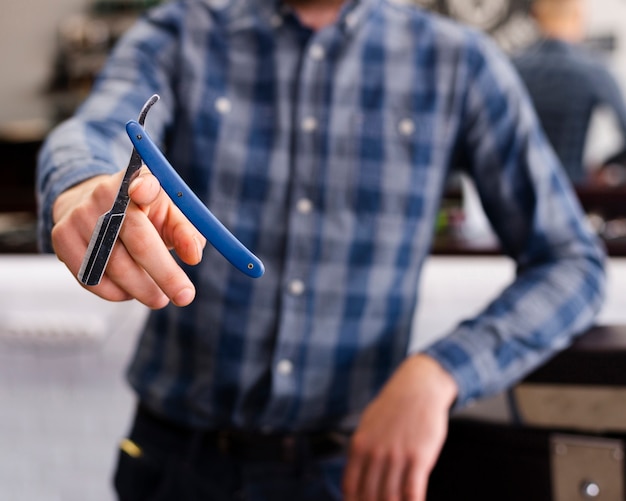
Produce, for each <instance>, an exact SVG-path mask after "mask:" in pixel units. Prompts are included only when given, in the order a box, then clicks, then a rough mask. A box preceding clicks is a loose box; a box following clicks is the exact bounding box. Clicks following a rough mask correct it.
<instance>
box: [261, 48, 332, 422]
mask: <svg viewBox="0 0 626 501" xmlns="http://www.w3.org/2000/svg"><path fill="white" fill-rule="evenodd" d="M317 38H318V37H317V36H316V35H313V36H312V37H311V39H310V41H309V44H308V45H307V46H306V47H305V48H304V49H303V53H302V54H301V61H300V65H299V74H298V76H297V81H298V92H297V98H296V100H295V101H294V102H292V103H291V105H292V106H293V107H294V108H293V113H292V115H291V116H292V117H293V120H294V124H293V126H292V128H291V129H292V131H293V132H292V133H293V134H294V137H292V141H293V143H294V145H295V148H294V151H293V156H292V157H291V169H290V172H291V176H292V180H291V186H292V196H291V198H290V200H291V202H290V207H289V216H288V217H289V221H288V231H287V244H286V246H287V248H286V258H285V267H284V269H283V273H284V275H283V276H284V277H285V279H284V285H283V291H282V294H283V301H282V304H283V308H282V311H281V316H280V325H279V332H278V338H277V343H276V348H275V352H274V362H273V366H272V371H273V373H274V377H273V380H272V384H273V385H274V391H273V392H272V393H273V395H277V396H278V400H277V401H275V402H274V404H273V405H272V406H270V408H269V409H268V410H267V413H266V414H265V419H264V421H265V426H266V428H267V427H270V426H276V425H277V424H279V423H280V420H281V419H285V418H286V416H287V414H288V412H289V410H290V407H291V405H292V404H294V402H293V400H288V399H287V397H289V396H291V395H293V394H294V388H295V386H294V385H296V384H297V377H298V371H299V370H300V369H301V367H300V364H301V362H302V361H301V360H300V359H299V355H300V353H298V351H294V350H297V346H298V345H299V342H300V341H301V339H302V336H304V335H306V333H305V329H306V326H305V325H303V324H302V319H303V317H304V315H303V310H304V309H305V308H306V301H307V298H308V297H309V296H308V294H309V286H310V284H309V283H308V280H309V278H310V276H311V269H310V259H311V253H310V252H311V250H312V249H311V248H312V246H313V243H312V237H313V236H314V225H315V224H316V220H315V217H316V210H315V196H314V193H313V192H312V190H313V187H314V186H315V183H316V182H317V179H316V178H315V174H316V168H317V165H316V163H317V162H318V161H319V159H318V157H317V156H316V154H315V152H316V151H319V134H321V133H323V131H321V130H320V129H321V127H322V124H321V122H320V120H321V119H322V117H321V116H320V115H319V106H318V104H319V102H320V100H321V99H322V98H323V96H320V95H319V94H318V93H319V91H320V89H321V88H322V87H323V86H321V85H319V82H316V81H315V80H316V79H319V78H322V77H321V76H320V75H323V72H322V71H320V70H321V69H322V65H324V64H325V60H326V49H325V47H324V45H323V44H322V43H321V42H320V41H318V40H317ZM298 152H307V154H302V155H299V154H298ZM303 249H304V250H303ZM303 254H304V255H303ZM283 395H284V396H285V397H286V398H285V399H281V398H280V397H281V396H283ZM268 429H269V428H268Z"/></svg>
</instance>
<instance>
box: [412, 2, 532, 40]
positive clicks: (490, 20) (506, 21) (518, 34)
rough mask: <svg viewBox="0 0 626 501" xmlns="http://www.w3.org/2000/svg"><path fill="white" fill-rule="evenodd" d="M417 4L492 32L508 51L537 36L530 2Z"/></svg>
mask: <svg viewBox="0 0 626 501" xmlns="http://www.w3.org/2000/svg"><path fill="white" fill-rule="evenodd" d="M415 2H416V3H417V4H419V5H421V6H422V7H426V8H428V9H432V10H435V11H437V12H440V13H442V14H445V15H447V16H450V17H452V18H454V19H456V20H458V21H461V22H462V23H465V24H469V25H471V26H474V27H476V28H479V29H481V30H483V31H486V32H488V33H490V34H491V35H492V36H493V37H494V38H495V39H496V41H497V42H498V43H499V44H500V46H501V47H502V48H503V49H504V50H506V51H512V50H515V49H516V48H518V47H521V46H524V45H526V44H528V43H530V42H532V41H533V40H534V39H535V38H536V36H537V30H536V27H535V24H534V22H533V21H532V19H531V18H530V16H529V15H528V12H529V0H415Z"/></svg>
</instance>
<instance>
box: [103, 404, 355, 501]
mask: <svg viewBox="0 0 626 501" xmlns="http://www.w3.org/2000/svg"><path fill="white" fill-rule="evenodd" d="M347 441H348V437H347V436H346V435H339V434H328V433H324V434H313V435H281V436H278V435H256V434H247V433H241V432H232V431H231V432H227V431H219V432H205V431H194V430H189V429H186V428H183V427H179V426H177V425H174V424H172V423H170V422H168V421H165V420H162V419H161V418H159V417H157V416H155V415H153V414H152V413H150V412H149V411H147V410H146V409H143V408H141V407H140V408H139V410H138V412H137V414H136V416H135V422H134V425H133V427H132V431H131V433H130V435H129V437H128V439H126V440H124V441H123V442H122V444H121V446H120V451H119V458H118V464H117V470H116V472H115V478H114V483H115V489H116V491H117V494H118V498H119V500H120V501H200V500H203V501H204V500H207V501H238V500H241V501H244V500H245V501H294V500H298V501H308V500H310V501H339V500H341V499H342V496H341V480H342V475H343V470H344V466H345V447H346V445H347Z"/></svg>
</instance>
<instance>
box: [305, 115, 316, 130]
mask: <svg viewBox="0 0 626 501" xmlns="http://www.w3.org/2000/svg"><path fill="white" fill-rule="evenodd" d="M315 129H317V120H315V117H306V118H305V119H304V120H302V130H304V131H305V132H313V131H314V130H315Z"/></svg>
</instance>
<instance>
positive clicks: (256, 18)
mask: <svg viewBox="0 0 626 501" xmlns="http://www.w3.org/2000/svg"><path fill="white" fill-rule="evenodd" d="M205 1H206V2H207V3H208V4H209V6H210V7H211V8H213V9H214V10H215V11H216V12H218V13H219V15H220V16H221V17H222V19H221V20H220V21H221V22H224V23H225V24H226V26H227V28H228V30H229V31H239V30H246V29H250V28H253V27H255V26H260V25H265V26H270V27H275V26H276V25H277V24H280V22H281V20H282V19H284V17H285V16H286V15H289V14H290V13H292V10H291V8H290V7H289V6H288V5H286V4H285V3H283V2H282V1H281V0H270V1H268V0H205ZM380 1H381V0H346V2H345V4H344V5H343V7H342V8H341V11H340V13H339V17H338V19H337V22H336V23H335V24H336V25H337V26H339V27H341V29H342V30H343V31H345V32H347V33H350V32H353V31H354V30H356V29H357V28H358V27H359V25H360V24H361V23H362V22H363V20H364V19H365V18H366V17H367V14H368V13H369V12H370V11H371V9H372V8H373V7H374V6H375V5H377V4H379V3H380Z"/></svg>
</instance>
